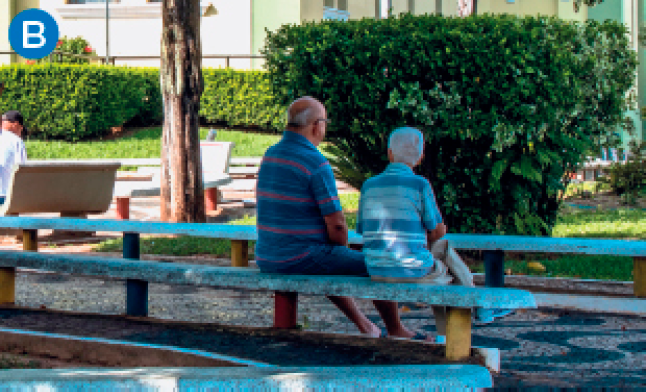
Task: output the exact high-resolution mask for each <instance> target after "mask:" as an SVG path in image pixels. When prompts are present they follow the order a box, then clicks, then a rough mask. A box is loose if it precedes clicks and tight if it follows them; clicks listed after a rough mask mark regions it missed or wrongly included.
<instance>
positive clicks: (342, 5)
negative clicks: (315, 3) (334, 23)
mask: <svg viewBox="0 0 646 392" xmlns="http://www.w3.org/2000/svg"><path fill="white" fill-rule="evenodd" d="M337 3H338V4H337V7H336V8H338V9H340V10H343V11H347V10H348V0H337Z"/></svg>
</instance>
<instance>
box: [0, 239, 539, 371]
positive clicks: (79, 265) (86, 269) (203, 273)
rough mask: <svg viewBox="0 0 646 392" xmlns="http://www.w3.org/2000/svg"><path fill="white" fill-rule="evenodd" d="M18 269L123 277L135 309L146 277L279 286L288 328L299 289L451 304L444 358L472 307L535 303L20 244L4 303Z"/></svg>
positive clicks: (462, 344)
mask: <svg viewBox="0 0 646 392" xmlns="http://www.w3.org/2000/svg"><path fill="white" fill-rule="evenodd" d="M124 251H125V246H124ZM130 256H138V255H130ZM16 268H28V269H32V270H44V271H53V272H60V273H69V274H78V275H84V276H95V277H101V278H116V279H124V280H126V313H127V314H129V315H133V316H146V315H147V314H148V309H147V308H148V283H162V284H172V285H199V286H209V287H219V288H227V289H244V290H268V291H274V292H275V311H274V327H276V328H287V329H290V328H295V327H296V308H297V304H296V301H297V298H298V293H301V294H310V295H344V296H350V297H355V298H366V299H381V300H392V301H408V302H419V303H425V304H428V305H439V306H446V309H447V337H446V357H447V358H448V359H451V360H461V359H464V358H466V357H469V356H470V355H471V348H472V347H471V308H473V307H482V308H498V307H503V308H509V309H520V308H535V307H536V303H535V301H534V297H533V295H532V294H530V293H528V292H526V291H522V290H516V289H501V288H475V287H464V286H435V285H430V284H413V283H381V282H373V281H372V280H370V278H360V277H348V276H311V275H281V274H266V273H261V272H260V271H259V270H256V269H250V268H235V267H211V266H204V265H190V264H180V263H165V262H157V261H148V260H147V261H139V260H137V259H135V257H130V258H106V257H88V256H79V255H60V254H40V253H37V252H15V251H0V283H1V285H0V303H12V302H14V301H15V274H16Z"/></svg>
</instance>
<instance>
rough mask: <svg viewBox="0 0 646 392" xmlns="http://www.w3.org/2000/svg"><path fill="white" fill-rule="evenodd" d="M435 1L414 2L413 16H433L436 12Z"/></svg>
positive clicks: (417, 0)
mask: <svg viewBox="0 0 646 392" xmlns="http://www.w3.org/2000/svg"><path fill="white" fill-rule="evenodd" d="M436 6H437V2H436V1H435V0H415V6H414V8H415V10H414V11H415V12H414V13H415V15H424V14H429V15H430V14H434V13H435V12H436V11H437V8H436Z"/></svg>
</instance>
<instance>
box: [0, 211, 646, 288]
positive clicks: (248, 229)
mask: <svg viewBox="0 0 646 392" xmlns="http://www.w3.org/2000/svg"><path fill="white" fill-rule="evenodd" d="M0 227H5V228H15V229H25V230H26V231H28V232H29V235H30V236H31V237H32V238H36V237H35V235H36V230H38V229H40V230H56V229H61V230H79V231H81V230H83V231H86V230H87V231H108V232H109V231H113V232H122V233H125V234H124V238H125V237H129V236H135V235H136V236H138V235H139V234H138V233H141V234H177V235H192V236H200V237H207V238H221V239H229V240H231V248H232V249H231V261H232V265H233V266H238V267H245V266H248V263H249V260H248V248H249V241H255V240H256V239H257V238H258V234H257V232H256V227H255V226H242V225H222V224H190V223H164V222H137V221H133V222H129V221H113V220H100V221H99V220H89V221H86V220H75V219H37V218H8V217H7V218H2V219H0ZM137 238H138V237H137ZM445 238H446V239H448V240H449V245H450V246H451V247H453V248H455V249H476V250H483V251H484V252H485V261H486V262H485V271H486V281H487V284H486V285H487V286H489V287H503V286H504V252H538V253H563V254H587V255H610V256H628V257H632V258H633V260H634V292H635V296H636V297H646V241H633V240H608V239H598V238H594V239H590V238H549V237H526V236H499V235H485V234H447V235H446V236H445ZM34 241H37V239H36V240H34ZM348 242H349V244H350V246H353V247H360V246H361V244H362V243H363V239H362V237H361V235H358V234H357V233H355V232H354V231H350V232H349V241H348ZM129 243H132V244H133V245H132V246H135V245H136V246H137V247H138V240H137V241H134V240H133V241H130V242H129ZM26 249H27V250H35V249H31V248H26Z"/></svg>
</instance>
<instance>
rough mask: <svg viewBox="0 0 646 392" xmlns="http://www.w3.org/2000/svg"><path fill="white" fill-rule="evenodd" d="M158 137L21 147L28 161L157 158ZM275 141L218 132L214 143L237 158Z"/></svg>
mask: <svg viewBox="0 0 646 392" xmlns="http://www.w3.org/2000/svg"><path fill="white" fill-rule="evenodd" d="M208 132H209V130H208V129H205V128H203V129H200V140H204V139H205V138H206V135H207V133H208ZM161 135H162V129H161V128H150V129H143V130H140V131H137V132H135V133H133V134H132V135H129V136H125V137H122V138H119V139H116V140H97V141H88V142H78V143H70V142H63V141H40V140H37V141H34V140H28V141H26V142H25V148H26V149H27V155H28V156H29V158H30V159H93V158H96V159H109V158H159V157H160V154H161ZM279 139H280V136H279V135H261V134H255V133H246V132H241V131H223V130H218V136H217V138H216V140H218V141H225V142H234V143H235V144H236V145H235V147H234V148H233V151H232V153H233V156H238V157H259V156H262V155H263V154H264V153H265V150H267V147H269V146H271V145H273V144H275V143H276V142H278V140H279Z"/></svg>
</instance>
